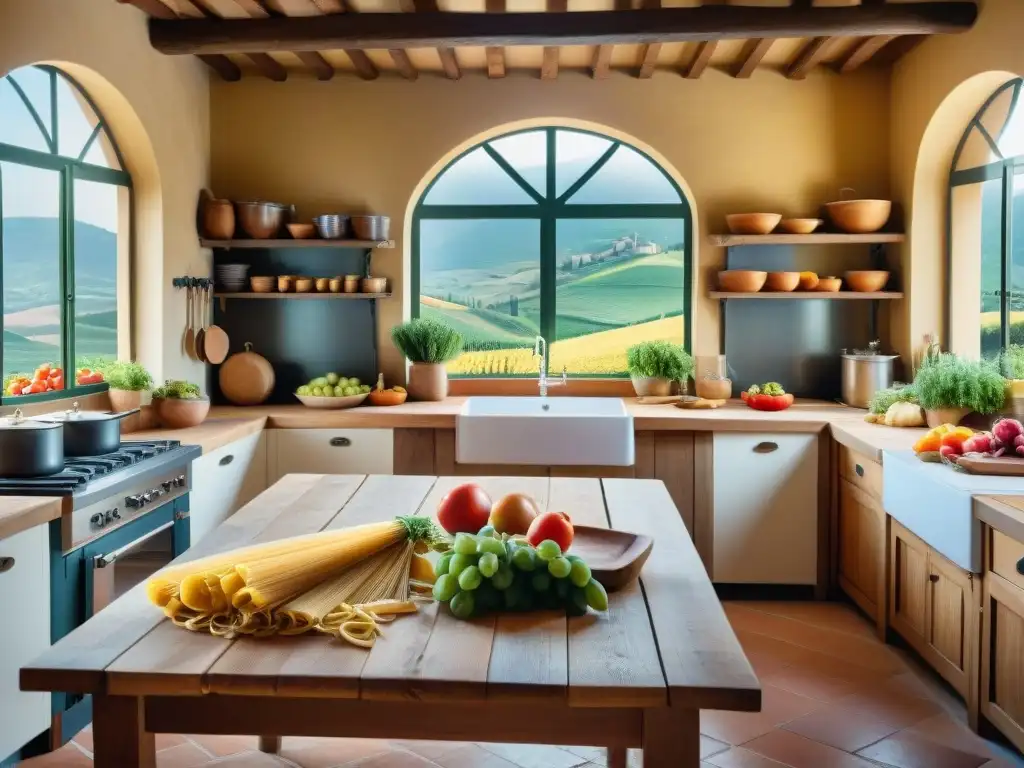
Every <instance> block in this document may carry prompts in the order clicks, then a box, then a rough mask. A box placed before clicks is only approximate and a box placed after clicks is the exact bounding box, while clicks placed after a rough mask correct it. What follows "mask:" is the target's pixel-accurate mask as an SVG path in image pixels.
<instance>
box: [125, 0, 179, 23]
mask: <svg viewBox="0 0 1024 768" xmlns="http://www.w3.org/2000/svg"><path fill="white" fill-rule="evenodd" d="M117 2H119V3H121V4H122V5H133V6H135V7H136V8H138V9H139V10H140V11H142V12H143V13H145V14H146V15H147V16H152V17H153V18H154V19H176V18H178V14H176V13H175V12H174V9H173V8H168V7H167V6H166V5H165V4H164V3H162V2H161V1H160V0H117Z"/></svg>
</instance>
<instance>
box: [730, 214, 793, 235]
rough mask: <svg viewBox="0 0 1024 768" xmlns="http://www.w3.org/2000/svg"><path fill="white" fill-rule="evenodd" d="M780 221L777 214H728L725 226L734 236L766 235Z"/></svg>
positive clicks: (780, 217) (779, 216)
mask: <svg viewBox="0 0 1024 768" xmlns="http://www.w3.org/2000/svg"><path fill="white" fill-rule="evenodd" d="M781 220H782V215H781V214H778V213H730V214H729V215H728V216H726V217H725V224H726V226H728V227H729V231H730V232H732V233H733V234H734V235H767V234H768V233H769V232H771V231H772V230H773V229H775V227H777V226H778V225H779V222H780V221H781Z"/></svg>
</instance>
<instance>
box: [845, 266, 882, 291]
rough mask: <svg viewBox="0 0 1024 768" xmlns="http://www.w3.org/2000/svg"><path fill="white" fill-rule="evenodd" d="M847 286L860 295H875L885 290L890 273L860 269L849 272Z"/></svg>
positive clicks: (880, 270)
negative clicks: (876, 292)
mask: <svg viewBox="0 0 1024 768" xmlns="http://www.w3.org/2000/svg"><path fill="white" fill-rule="evenodd" d="M845 277H846V285H847V286H848V287H849V288H850V290H851V291H857V292H858V293H874V292H875V291H880V290H882V289H883V288H885V284H886V283H887V282H889V273H888V272H886V271H885V270H884V269H858V270H853V271H850V272H847V273H846V275H845Z"/></svg>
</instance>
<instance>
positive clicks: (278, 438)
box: [267, 429, 394, 483]
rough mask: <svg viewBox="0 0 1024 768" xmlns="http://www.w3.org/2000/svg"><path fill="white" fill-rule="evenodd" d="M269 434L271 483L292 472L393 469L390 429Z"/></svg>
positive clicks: (385, 471) (389, 471)
mask: <svg viewBox="0 0 1024 768" xmlns="http://www.w3.org/2000/svg"><path fill="white" fill-rule="evenodd" d="M267 434H268V435H269V439H270V443H269V444H268V446H267V448H268V451H269V455H268V464H267V471H268V480H269V481H270V483H275V482H277V481H278V480H279V479H281V478H282V477H284V476H285V475H288V474H292V473H312V474H325V475H390V474H392V472H393V470H394V434H393V432H392V430H390V429H271V430H268V431H267Z"/></svg>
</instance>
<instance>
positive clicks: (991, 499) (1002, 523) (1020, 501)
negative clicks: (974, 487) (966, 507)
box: [973, 496, 1024, 541]
mask: <svg viewBox="0 0 1024 768" xmlns="http://www.w3.org/2000/svg"><path fill="white" fill-rule="evenodd" d="M973 506H974V516H975V517H976V518H978V519H979V520H981V522H983V523H985V524H986V525H990V526H992V527H993V528H995V529H996V530H997V531H999V532H1000V533H1005V534H1006V535H1007V536H1009V537H1010V538H1011V539H1015V540H1016V541H1024V496H975V497H974V504H973Z"/></svg>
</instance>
